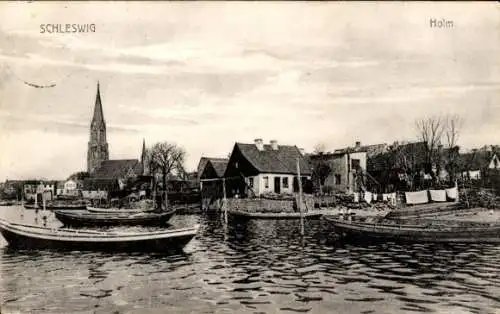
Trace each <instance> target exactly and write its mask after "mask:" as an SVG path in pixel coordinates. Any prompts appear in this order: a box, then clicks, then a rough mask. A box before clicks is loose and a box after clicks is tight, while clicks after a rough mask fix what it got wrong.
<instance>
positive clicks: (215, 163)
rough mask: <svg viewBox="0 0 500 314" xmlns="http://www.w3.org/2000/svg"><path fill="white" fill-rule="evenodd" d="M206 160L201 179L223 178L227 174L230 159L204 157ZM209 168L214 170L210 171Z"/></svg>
mask: <svg viewBox="0 0 500 314" xmlns="http://www.w3.org/2000/svg"><path fill="white" fill-rule="evenodd" d="M203 158H205V159H206V163H205V166H204V167H203V169H202V170H201V173H200V178H203V179H208V178H213V177H214V175H215V177H218V178H222V177H223V176H224V173H225V172H226V168H227V164H228V162H229V159H228V158H210V157H203ZM209 167H211V169H213V170H208V169H209ZM210 172H212V173H210Z"/></svg>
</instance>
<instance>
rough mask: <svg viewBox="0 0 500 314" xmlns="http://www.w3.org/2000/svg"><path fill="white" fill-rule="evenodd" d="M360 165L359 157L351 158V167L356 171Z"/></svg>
mask: <svg viewBox="0 0 500 314" xmlns="http://www.w3.org/2000/svg"><path fill="white" fill-rule="evenodd" d="M360 167H361V162H360V161H359V159H351V169H352V170H354V171H357V170H358V169H359V168H360Z"/></svg>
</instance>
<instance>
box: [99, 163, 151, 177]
mask: <svg viewBox="0 0 500 314" xmlns="http://www.w3.org/2000/svg"><path fill="white" fill-rule="evenodd" d="M141 168H142V167H141V163H140V162H139V160H137V159H117V160H105V161H103V162H102V163H101V166H100V167H99V168H98V169H97V170H96V171H95V173H94V175H93V176H92V179H94V180H98V179H118V178H122V177H126V176H127V174H128V172H129V171H130V169H132V170H133V171H134V172H135V174H136V175H141Z"/></svg>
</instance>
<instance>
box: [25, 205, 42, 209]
mask: <svg viewBox="0 0 500 314" xmlns="http://www.w3.org/2000/svg"><path fill="white" fill-rule="evenodd" d="M24 208H26V209H40V206H38V205H37V204H24Z"/></svg>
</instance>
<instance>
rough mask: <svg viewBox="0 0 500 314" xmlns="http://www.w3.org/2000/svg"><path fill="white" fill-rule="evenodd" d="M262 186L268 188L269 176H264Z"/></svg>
mask: <svg viewBox="0 0 500 314" xmlns="http://www.w3.org/2000/svg"><path fill="white" fill-rule="evenodd" d="M264 188H265V189H269V177H264Z"/></svg>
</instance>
